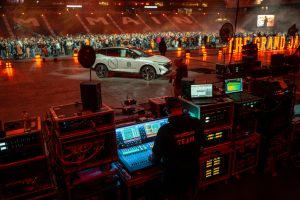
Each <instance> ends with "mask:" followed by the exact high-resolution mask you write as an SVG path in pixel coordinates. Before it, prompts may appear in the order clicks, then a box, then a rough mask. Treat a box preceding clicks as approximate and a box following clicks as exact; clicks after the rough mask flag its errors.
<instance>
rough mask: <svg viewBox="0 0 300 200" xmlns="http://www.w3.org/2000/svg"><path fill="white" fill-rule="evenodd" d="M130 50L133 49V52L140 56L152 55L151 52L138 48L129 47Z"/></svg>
mask: <svg viewBox="0 0 300 200" xmlns="http://www.w3.org/2000/svg"><path fill="white" fill-rule="evenodd" d="M130 50H131V51H133V52H134V53H136V54H137V55H138V56H140V57H150V56H153V55H151V54H148V53H146V52H144V51H142V50H139V49H130Z"/></svg>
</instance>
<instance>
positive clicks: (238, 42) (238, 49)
mask: <svg viewBox="0 0 300 200" xmlns="http://www.w3.org/2000/svg"><path fill="white" fill-rule="evenodd" d="M243 45H244V42H243V38H235V49H234V50H233V51H235V52H242V47H243Z"/></svg>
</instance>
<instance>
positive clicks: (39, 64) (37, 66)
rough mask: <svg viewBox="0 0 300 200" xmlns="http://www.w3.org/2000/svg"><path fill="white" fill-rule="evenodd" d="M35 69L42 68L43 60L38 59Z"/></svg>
mask: <svg viewBox="0 0 300 200" xmlns="http://www.w3.org/2000/svg"><path fill="white" fill-rule="evenodd" d="M35 67H36V68H41V67H42V59H36V60H35Z"/></svg>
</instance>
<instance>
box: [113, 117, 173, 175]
mask: <svg viewBox="0 0 300 200" xmlns="http://www.w3.org/2000/svg"><path fill="white" fill-rule="evenodd" d="M166 123H168V118H163V119H157V120H152V121H147V122H143V123H139V124H134V125H128V126H123V127H119V128H117V129H116V138H117V145H118V155H119V159H120V161H121V162H122V163H123V164H124V165H125V167H126V168H127V170H128V171H129V172H134V171H137V170H140V169H144V168H147V167H149V166H151V165H153V163H152V162H151V161H149V155H150V154H151V153H152V147H153V144H154V139H155V136H156V134H157V132H158V130H159V128H160V127H161V126H162V125H164V124H166Z"/></svg>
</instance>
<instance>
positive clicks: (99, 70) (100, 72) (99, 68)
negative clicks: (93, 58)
mask: <svg viewBox="0 0 300 200" xmlns="http://www.w3.org/2000/svg"><path fill="white" fill-rule="evenodd" d="M95 71H96V74H97V76H98V77H99V78H105V77H107V76H108V69H107V67H106V66H105V65H104V64H97V65H96V67H95Z"/></svg>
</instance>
